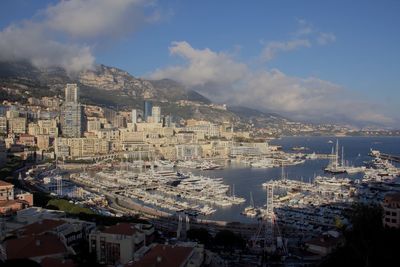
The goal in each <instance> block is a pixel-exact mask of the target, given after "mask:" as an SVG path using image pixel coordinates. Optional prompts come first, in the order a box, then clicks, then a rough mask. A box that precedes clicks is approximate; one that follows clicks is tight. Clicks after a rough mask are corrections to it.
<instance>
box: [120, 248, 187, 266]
mask: <svg viewBox="0 0 400 267" xmlns="http://www.w3.org/2000/svg"><path fill="white" fill-rule="evenodd" d="M192 253H193V248H192V247H179V246H172V245H159V244H158V245H155V246H154V247H153V248H152V249H151V250H150V251H149V252H148V253H147V254H146V255H144V256H143V258H142V259H140V260H139V261H138V262H132V263H128V264H127V265H126V266H127V267H128V266H129V267H130V266H132V267H146V266H154V267H156V266H163V267H179V266H183V265H184V264H185V263H186V262H187V261H188V259H189V257H190V256H191V255H192Z"/></svg>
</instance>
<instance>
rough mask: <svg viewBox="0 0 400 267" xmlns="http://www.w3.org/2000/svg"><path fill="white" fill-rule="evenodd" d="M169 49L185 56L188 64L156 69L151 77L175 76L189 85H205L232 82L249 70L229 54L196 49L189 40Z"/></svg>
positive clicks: (173, 53) (172, 52)
mask: <svg viewBox="0 0 400 267" xmlns="http://www.w3.org/2000/svg"><path fill="white" fill-rule="evenodd" d="M169 51H170V53H171V55H177V56H180V57H182V58H184V59H185V60H186V61H187V62H188V64H187V65H185V66H172V67H167V68H165V69H159V70H156V71H155V72H154V73H152V74H151V78H153V79H160V78H164V77H174V78H175V79H177V80H179V81H181V82H182V83H184V84H186V85H188V86H203V85H204V84H206V83H214V84H232V83H235V82H237V81H239V80H240V79H241V78H243V75H244V74H245V73H246V72H247V66H246V65H245V64H242V63H238V62H235V61H234V60H233V59H232V58H231V57H230V56H229V55H228V54H226V53H222V52H220V53H216V52H213V51H211V50H210V49H208V48H205V49H203V50H198V49H194V48H193V47H192V46H190V44H188V43H187V42H173V43H172V45H171V46H170V48H169Z"/></svg>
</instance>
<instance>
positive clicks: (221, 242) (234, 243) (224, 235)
mask: <svg viewBox="0 0 400 267" xmlns="http://www.w3.org/2000/svg"><path fill="white" fill-rule="evenodd" d="M214 242H215V244H216V245H217V246H222V247H224V249H225V250H232V249H234V248H241V249H243V248H244V247H245V246H246V242H245V240H244V239H243V238H242V237H241V236H240V235H237V234H235V233H233V232H232V231H229V230H221V231H219V232H218V233H217V234H216V235H215V238H214Z"/></svg>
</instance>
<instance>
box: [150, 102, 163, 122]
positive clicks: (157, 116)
mask: <svg viewBox="0 0 400 267" xmlns="http://www.w3.org/2000/svg"><path fill="white" fill-rule="evenodd" d="M151 117H152V120H153V121H152V122H154V123H160V122H161V108H160V107H157V106H154V107H153V108H152V109H151Z"/></svg>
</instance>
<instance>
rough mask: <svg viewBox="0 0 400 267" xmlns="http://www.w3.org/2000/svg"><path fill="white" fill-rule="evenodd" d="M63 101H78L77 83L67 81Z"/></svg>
mask: <svg viewBox="0 0 400 267" xmlns="http://www.w3.org/2000/svg"><path fill="white" fill-rule="evenodd" d="M65 102H74V103H78V85H77V84H76V83H68V84H67V86H66V87H65Z"/></svg>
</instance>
